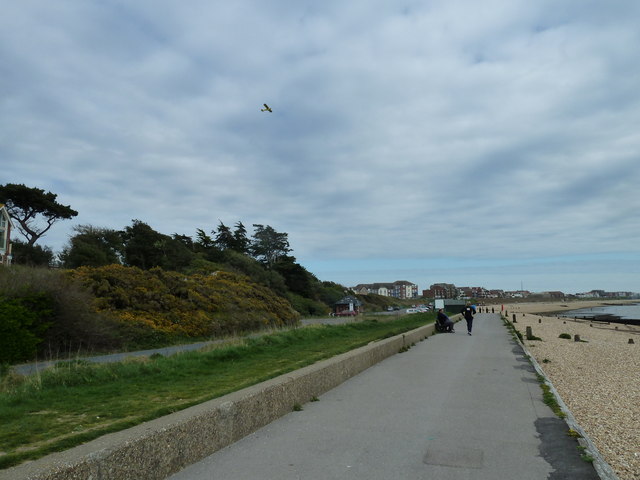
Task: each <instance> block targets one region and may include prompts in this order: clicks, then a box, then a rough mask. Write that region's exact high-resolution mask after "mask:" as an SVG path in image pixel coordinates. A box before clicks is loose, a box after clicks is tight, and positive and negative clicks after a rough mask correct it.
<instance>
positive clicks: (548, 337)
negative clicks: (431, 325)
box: [494, 302, 640, 480]
mask: <svg viewBox="0 0 640 480" xmlns="http://www.w3.org/2000/svg"><path fill="white" fill-rule="evenodd" d="M598 305H602V303H595V302H571V303H570V304H560V303H558V304H551V303H547V304H540V303H531V304H526V303H521V304H509V305H505V306H504V309H505V310H506V311H507V313H508V319H509V321H513V315H514V314H515V315H516V323H514V326H515V327H516V329H517V330H518V331H520V332H521V333H522V335H523V337H525V338H524V339H523V342H524V344H525V346H526V348H527V349H528V350H529V353H530V354H531V355H532V356H533V357H534V358H535V359H536V361H537V362H538V364H539V365H540V367H541V368H542V369H543V371H544V372H545V375H546V376H547V378H548V379H549V380H550V381H551V383H552V384H553V385H554V387H555V388H556V390H557V391H558V393H559V395H560V396H561V398H562V400H563V401H564V403H565V404H566V405H567V407H568V408H569V410H570V411H571V413H572V414H573V416H574V417H575V419H576V421H577V423H578V424H579V425H580V427H582V429H583V430H584V431H585V432H586V433H587V435H588V436H589V438H590V439H591V440H592V442H593V443H594V444H595V446H596V448H597V449H598V450H599V452H600V454H601V455H602V456H603V458H604V459H605V461H606V462H607V463H608V464H609V465H610V466H611V468H612V469H613V470H614V471H615V473H616V474H617V475H618V477H619V478H620V480H640V326H637V325H624V324H615V323H611V324H604V323H598V322H590V321H588V320H574V319H570V318H563V317H556V316H553V315H550V314H543V313H541V312H561V311H566V310H574V309H579V308H584V307H591V306H598ZM494 308H495V306H494ZM500 308H501V306H498V309H497V310H496V311H500ZM527 326H529V327H531V329H532V334H533V336H534V337H539V338H540V339H541V340H527V339H526V335H525V333H526V327H527ZM563 333H565V334H568V335H570V337H571V338H570V339H565V338H560V334H563ZM575 335H579V338H580V340H581V341H575ZM630 339H631V341H632V342H633V343H630Z"/></svg>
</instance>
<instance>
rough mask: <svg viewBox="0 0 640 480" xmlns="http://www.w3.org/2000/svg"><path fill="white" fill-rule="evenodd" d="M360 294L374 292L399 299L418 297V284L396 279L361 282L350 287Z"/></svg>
mask: <svg viewBox="0 0 640 480" xmlns="http://www.w3.org/2000/svg"><path fill="white" fill-rule="evenodd" d="M352 290H353V291H354V292H355V293H357V294H360V295H367V294H375V295H382V296H383V297H394V298H399V299H407V298H418V285H416V284H415V283H411V282H407V281H406V280H397V281H395V282H393V283H361V284H359V285H356V286H355V287H353V288H352Z"/></svg>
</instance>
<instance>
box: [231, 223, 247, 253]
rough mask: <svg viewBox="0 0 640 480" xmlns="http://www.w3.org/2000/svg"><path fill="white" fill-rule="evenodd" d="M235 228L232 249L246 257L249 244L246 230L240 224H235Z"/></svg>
mask: <svg viewBox="0 0 640 480" xmlns="http://www.w3.org/2000/svg"><path fill="white" fill-rule="evenodd" d="M235 227H236V228H235V230H234V231H233V249H234V250H235V251H236V252H240V253H242V254H244V255H246V254H248V253H249V244H250V243H251V242H250V241H249V238H248V237H247V229H246V228H245V226H244V225H243V224H242V222H237V223H236V224H235Z"/></svg>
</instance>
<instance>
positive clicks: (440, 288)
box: [422, 283, 458, 298]
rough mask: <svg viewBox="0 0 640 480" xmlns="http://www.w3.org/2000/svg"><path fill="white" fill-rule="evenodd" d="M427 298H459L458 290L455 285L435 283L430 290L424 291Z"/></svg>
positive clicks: (423, 294)
mask: <svg viewBox="0 0 640 480" xmlns="http://www.w3.org/2000/svg"><path fill="white" fill-rule="evenodd" d="M422 296H423V297H426V298H458V289H457V288H456V286H455V285H454V284H453V283H434V284H433V285H431V286H430V287H429V289H428V290H423V291H422Z"/></svg>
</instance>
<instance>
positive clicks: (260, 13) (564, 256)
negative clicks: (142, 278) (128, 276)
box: [0, 0, 640, 293]
mask: <svg viewBox="0 0 640 480" xmlns="http://www.w3.org/2000/svg"><path fill="white" fill-rule="evenodd" d="M639 18H640V2H638V1H636V0H611V1H608V2H603V1H600V0H598V1H593V0H591V1H590V0H575V1H572V0H567V1H565V0H553V1H552V0H539V1H535V2H532V1H529V0H486V1H484V2H478V1H476V0H447V1H444V0H438V1H430V0H423V1H414V0H407V1H405V2H398V1H395V0H394V1H383V0H366V1H365V0H350V1H348V2H345V1H342V0H340V1H338V0H335V1H334V0H325V1H322V2H320V1H283V0H280V1H277V0H274V1H268V2H265V1H259V0H234V1H228V2H212V1H210V0H185V1H179V2H178V1H168V0H144V1H142V0H140V1H136V0H126V1H125V0H122V1H118V0H100V1H98V0H94V1H89V0H75V1H71V0H57V1H55V2H53V1H50V0H21V1H16V2H5V5H3V8H2V15H1V16H0V166H1V167H2V168H1V170H0V172H1V173H0V184H4V183H23V184H25V185H27V186H29V187H38V188H42V189H44V190H46V191H51V192H53V193H56V194H57V195H58V201H59V202H60V203H63V204H65V205H70V206H71V207H72V208H74V209H75V210H77V211H78V212H79V215H78V216H77V217H75V218H74V219H73V220H66V221H62V222H60V223H57V224H56V225H55V226H54V227H53V229H52V230H51V231H50V233H48V234H47V235H46V236H45V237H43V238H42V239H41V240H40V242H39V243H40V244H41V245H48V246H50V247H51V248H53V250H54V251H56V252H59V251H60V250H61V249H62V247H63V246H64V245H65V244H66V242H67V241H68V238H69V235H70V234H72V233H73V231H72V227H73V226H74V225H79V224H81V225H93V226H95V227H108V228H113V229H122V228H124V227H125V226H128V225H130V224H131V220H132V219H139V220H142V221H143V222H145V223H148V224H149V225H150V226H152V227H153V228H154V229H155V230H157V231H159V232H161V233H165V234H169V235H171V234H173V233H179V234H185V235H189V236H195V232H196V229H198V228H202V229H203V230H205V231H210V230H212V229H215V228H216V226H217V225H218V222H219V221H222V222H224V223H225V224H227V225H229V226H232V225H233V224H235V223H236V222H237V221H242V222H243V223H244V224H245V225H246V226H247V227H250V226H251V225H252V224H254V223H259V224H266V225H271V226H272V227H273V228H274V229H276V230H277V231H279V232H286V233H288V235H289V241H290V243H291V247H292V248H293V255H294V256H296V258H297V259H298V262H299V263H301V264H302V265H303V266H305V267H306V268H307V269H308V270H309V271H311V272H313V273H314V274H316V275H317V276H318V278H320V279H321V280H332V281H336V282H338V283H342V284H343V285H345V286H353V285H355V284H358V283H373V282H393V281H395V280H409V281H411V282H414V283H417V284H418V285H419V287H420V289H423V288H428V287H429V285H431V284H432V283H436V282H448V283H455V284H456V285H458V286H484V287H486V288H500V289H505V290H517V289H520V287H521V286H523V287H524V288H525V289H528V290H531V291H545V290H562V291H565V292H567V293H575V292H582V291H588V290H591V289H605V290H611V291H615V290H630V291H636V292H637V291H640V241H639V238H640V215H639V212H640V158H639V157H640V61H639V59H640V28H639V27H638V19H639ZM265 102H266V103H267V104H268V105H269V106H270V107H271V108H272V109H273V112H272V113H269V112H261V111H260V109H261V107H262V104H263V103H265ZM250 233H251V230H250Z"/></svg>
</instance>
